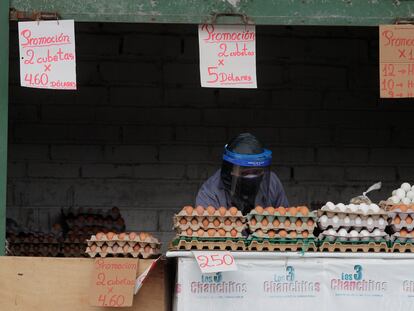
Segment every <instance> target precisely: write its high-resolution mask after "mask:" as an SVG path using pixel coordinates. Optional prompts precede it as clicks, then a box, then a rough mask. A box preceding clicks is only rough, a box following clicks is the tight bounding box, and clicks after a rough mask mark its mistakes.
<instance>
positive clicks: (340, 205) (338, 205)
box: [336, 203, 346, 208]
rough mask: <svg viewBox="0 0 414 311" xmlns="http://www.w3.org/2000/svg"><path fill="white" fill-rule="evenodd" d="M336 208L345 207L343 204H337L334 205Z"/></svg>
mask: <svg viewBox="0 0 414 311" xmlns="http://www.w3.org/2000/svg"><path fill="white" fill-rule="evenodd" d="M336 207H339V208H341V207H346V206H345V204H344V203H338V204H336Z"/></svg>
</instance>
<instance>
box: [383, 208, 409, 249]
mask: <svg viewBox="0 0 414 311" xmlns="http://www.w3.org/2000/svg"><path fill="white" fill-rule="evenodd" d="M399 206H401V204H398V205H397V206H395V208H393V209H392V210H391V211H389V212H388V216H389V219H390V220H389V222H390V227H391V229H392V230H393V232H394V233H393V234H392V235H391V241H393V242H394V243H410V244H414V231H413V230H414V221H413V222H411V223H410V224H408V223H406V219H407V217H408V216H410V217H411V218H413V219H414V209H412V207H413V206H412V205H406V209H405V210H404V211H403V210H402V209H401V207H399ZM397 216H398V217H399V218H400V219H401V222H400V223H399V224H396V223H395V222H394V220H395V218H396V217H397ZM402 229H406V230H407V231H410V232H409V233H408V234H407V235H404V236H401V234H400V231H401V230H402Z"/></svg>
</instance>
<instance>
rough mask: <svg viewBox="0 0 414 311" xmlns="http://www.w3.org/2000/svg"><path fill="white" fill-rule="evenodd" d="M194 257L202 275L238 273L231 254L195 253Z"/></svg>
mask: <svg viewBox="0 0 414 311" xmlns="http://www.w3.org/2000/svg"><path fill="white" fill-rule="evenodd" d="M193 255H194V257H195V259H196V261H197V263H198V266H199V268H200V270H201V272H202V273H215V272H224V271H236V270H237V266H236V261H235V260H234V257H233V255H232V254H231V253H230V252H217V251H216V252H214V251H206V252H203V251H194V252H193Z"/></svg>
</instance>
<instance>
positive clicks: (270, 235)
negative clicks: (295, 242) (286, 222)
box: [251, 229, 314, 240]
mask: <svg viewBox="0 0 414 311" xmlns="http://www.w3.org/2000/svg"><path fill="white" fill-rule="evenodd" d="M281 232H283V234H281ZM305 233H306V234H305ZM251 235H252V236H253V237H255V238H265V239H281V240H283V239H309V238H314V235H313V233H312V232H309V231H302V232H296V231H286V230H283V229H282V230H269V231H267V232H262V231H260V229H259V230H257V231H254V232H253V233H252V234H251Z"/></svg>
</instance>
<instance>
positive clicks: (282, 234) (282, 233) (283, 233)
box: [279, 230, 287, 238]
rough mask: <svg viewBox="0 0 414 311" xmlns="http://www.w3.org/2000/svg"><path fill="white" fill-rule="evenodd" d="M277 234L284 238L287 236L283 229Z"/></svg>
mask: <svg viewBox="0 0 414 311" xmlns="http://www.w3.org/2000/svg"><path fill="white" fill-rule="evenodd" d="M279 235H280V237H281V238H286V237H287V232H286V231H285V230H280V231H279Z"/></svg>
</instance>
